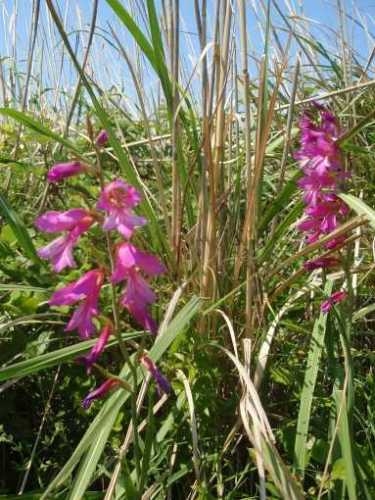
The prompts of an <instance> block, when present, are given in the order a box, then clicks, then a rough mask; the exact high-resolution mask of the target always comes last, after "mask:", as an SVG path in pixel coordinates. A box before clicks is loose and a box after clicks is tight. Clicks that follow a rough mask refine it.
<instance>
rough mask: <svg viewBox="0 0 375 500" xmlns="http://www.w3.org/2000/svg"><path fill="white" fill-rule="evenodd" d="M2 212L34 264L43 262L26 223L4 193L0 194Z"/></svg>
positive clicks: (0, 209)
mask: <svg viewBox="0 0 375 500" xmlns="http://www.w3.org/2000/svg"><path fill="white" fill-rule="evenodd" d="M0 214H1V215H2V216H3V217H4V219H5V220H6V221H7V223H8V224H9V226H10V227H11V229H12V231H13V234H14V236H15V237H16V238H17V241H18V243H19V245H20V247H21V248H22V249H23V250H24V252H25V255H26V256H27V257H28V258H29V259H30V260H32V261H33V262H34V264H41V262H42V261H41V260H40V259H39V257H38V254H37V253H36V249H35V247H34V244H33V242H32V239H31V237H30V235H29V233H28V231H27V229H26V226H25V224H24V223H23V222H22V220H21V219H20V217H19V216H18V214H17V212H16V211H15V210H14V209H13V208H12V207H11V206H10V205H9V202H8V201H7V199H6V198H5V195H2V194H0Z"/></svg>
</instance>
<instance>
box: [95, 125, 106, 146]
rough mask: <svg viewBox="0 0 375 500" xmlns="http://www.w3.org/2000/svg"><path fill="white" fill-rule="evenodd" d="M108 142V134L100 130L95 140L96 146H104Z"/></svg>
mask: <svg viewBox="0 0 375 500" xmlns="http://www.w3.org/2000/svg"><path fill="white" fill-rule="evenodd" d="M107 142H108V132H107V131H106V130H104V129H103V130H101V131H100V132H99V134H98V135H97V137H96V139H95V143H96V145H97V146H101V147H102V146H105V145H106V144H107Z"/></svg>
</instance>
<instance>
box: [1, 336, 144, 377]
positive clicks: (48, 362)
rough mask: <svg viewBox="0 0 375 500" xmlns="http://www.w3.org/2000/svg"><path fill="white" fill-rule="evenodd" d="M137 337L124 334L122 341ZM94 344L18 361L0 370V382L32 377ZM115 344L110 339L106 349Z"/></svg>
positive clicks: (81, 343) (89, 341) (73, 356)
mask: <svg viewBox="0 0 375 500" xmlns="http://www.w3.org/2000/svg"><path fill="white" fill-rule="evenodd" d="M139 335H140V334H139V333H137V332H131V333H127V334H124V335H123V336H122V338H123V339H124V340H129V339H133V338H137V337H138V336H139ZM96 342H97V339H92V340H85V341H84V342H79V343H78V344H74V345H71V346H68V347H63V348H62V349H58V350H56V351H53V352H48V353H47V354H42V355H40V356H36V357H35V358H31V359H27V360H25V361H20V362H19V363H15V364H13V365H10V366H6V367H5V368H1V369H0V382H3V381H4V380H9V379H11V378H22V377H26V376H27V375H33V374H34V373H37V372H39V371H41V370H45V369H46V368H51V367H52V366H55V365H58V364H60V363H63V362H65V361H69V360H71V359H74V358H75V357H76V356H78V355H80V354H83V353H84V352H86V351H88V350H89V349H90V348H91V347H92V346H93V345H94V344H95V343H96ZM117 343H118V340H117V339H112V340H110V341H109V342H108V344H107V347H111V346H113V345H116V344H117Z"/></svg>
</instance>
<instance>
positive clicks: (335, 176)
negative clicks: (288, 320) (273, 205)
mask: <svg viewBox="0 0 375 500" xmlns="http://www.w3.org/2000/svg"><path fill="white" fill-rule="evenodd" d="M314 114H316V115H317V119H316V120H315V121H314V119H313V115H314ZM299 125H300V131H301V145H300V148H299V150H298V151H297V152H296V154H295V158H296V159H297V160H298V161H299V165H300V168H301V169H302V171H303V177H302V179H301V180H300V181H299V182H298V184H299V186H300V187H301V188H302V190H303V200H304V203H305V210H304V212H305V218H304V219H303V220H302V221H301V222H300V223H299V224H298V228H299V230H300V231H303V232H304V233H305V234H306V241H307V243H314V242H316V241H318V240H319V239H320V238H321V237H323V236H325V235H328V234H330V233H332V231H334V230H335V229H337V227H338V226H339V225H340V223H341V222H342V221H343V219H344V218H345V216H346V215H347V214H348V213H349V208H348V206H347V205H346V204H345V203H344V202H343V201H342V200H341V199H340V198H339V197H338V196H337V193H338V191H339V190H340V189H341V188H342V186H343V184H344V181H345V180H346V179H347V178H348V173H346V172H345V171H344V168H343V164H342V153H341V150H340V146H339V144H338V142H337V141H338V139H339V138H340V128H339V125H338V122H337V119H336V117H335V116H334V115H333V113H331V112H330V111H329V110H328V109H327V108H325V107H324V106H321V105H320V104H318V103H314V106H313V109H311V110H310V112H305V113H304V114H303V115H302V117H301V119H300V123H299ZM344 241H345V236H340V237H334V238H331V239H329V240H328V241H327V242H326V243H324V247H325V248H326V249H327V251H331V252H332V251H334V250H335V249H337V248H339V247H340V246H341V245H342V244H343V243H344ZM339 263H340V260H339V259H338V258H337V257H335V256H332V255H327V256H323V257H318V258H316V259H313V260H309V261H307V262H305V264H304V267H305V269H306V270H307V271H312V270H314V269H319V268H324V269H326V268H330V267H335V266H337V265H338V264H339ZM335 293H336V294H339V295H337V297H336V296H335V298H334V299H333V300H331V301H329V300H328V301H326V302H327V303H323V304H322V311H323V312H328V310H329V309H330V308H331V307H332V305H333V304H335V303H337V302H339V301H340V300H343V299H344V298H345V296H346V294H345V293H341V292H335Z"/></svg>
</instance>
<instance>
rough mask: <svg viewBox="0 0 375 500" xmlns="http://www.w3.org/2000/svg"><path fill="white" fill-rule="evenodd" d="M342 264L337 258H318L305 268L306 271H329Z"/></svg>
mask: <svg viewBox="0 0 375 500" xmlns="http://www.w3.org/2000/svg"><path fill="white" fill-rule="evenodd" d="M339 264H340V261H339V259H337V258H336V257H318V258H317V259H314V260H308V261H307V262H305V263H304V265H303V267H304V268H305V269H306V271H314V270H315V269H327V268H329V267H335V266H338V265H339Z"/></svg>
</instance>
